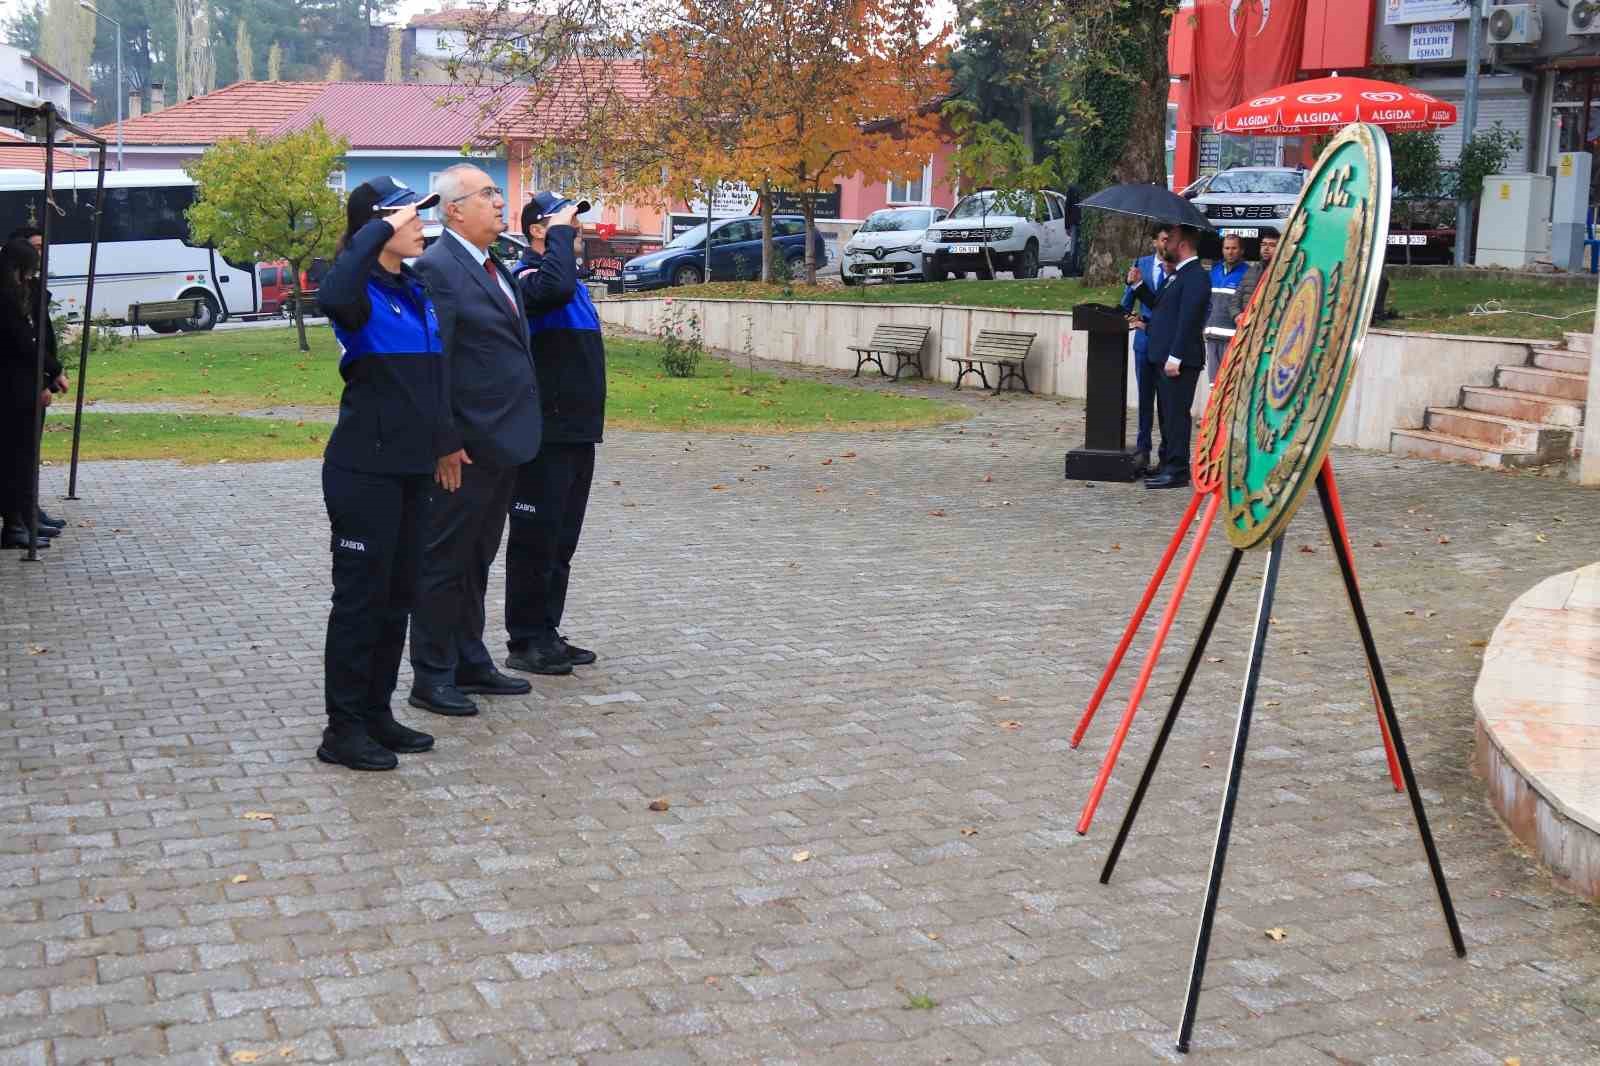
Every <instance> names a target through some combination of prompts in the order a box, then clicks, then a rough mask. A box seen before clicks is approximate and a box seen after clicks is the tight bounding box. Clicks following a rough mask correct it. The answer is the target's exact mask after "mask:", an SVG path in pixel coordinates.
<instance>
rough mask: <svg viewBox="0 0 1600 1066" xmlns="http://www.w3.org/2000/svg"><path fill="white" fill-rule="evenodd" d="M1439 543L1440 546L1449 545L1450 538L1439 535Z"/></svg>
mask: <svg viewBox="0 0 1600 1066" xmlns="http://www.w3.org/2000/svg"><path fill="white" fill-rule="evenodd" d="M1439 543H1440V544H1449V543H1450V538H1449V537H1446V536H1443V535H1441V536H1440V537H1439Z"/></svg>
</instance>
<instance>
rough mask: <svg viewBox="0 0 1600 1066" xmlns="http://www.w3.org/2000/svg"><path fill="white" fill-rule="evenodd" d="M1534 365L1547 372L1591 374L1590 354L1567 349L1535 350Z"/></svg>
mask: <svg viewBox="0 0 1600 1066" xmlns="http://www.w3.org/2000/svg"><path fill="white" fill-rule="evenodd" d="M1533 365H1534V366H1537V367H1541V368H1543V369H1545V370H1564V371H1566V372H1567V373H1569V374H1587V373H1589V353H1588V352H1573V351H1568V350H1567V349H1565V348H1535V349H1534V350H1533Z"/></svg>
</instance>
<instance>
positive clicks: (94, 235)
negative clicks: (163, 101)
mask: <svg viewBox="0 0 1600 1066" xmlns="http://www.w3.org/2000/svg"><path fill="white" fill-rule="evenodd" d="M99 162H100V177H99V179H98V180H97V181H96V182H95V187H94V221H93V222H92V223H90V226H91V229H90V230H89V277H88V280H87V281H85V282H84V287H83V322H82V328H81V329H80V330H79V332H78V402H77V405H76V406H75V407H74V408H73V413H72V467H71V472H70V473H69V474H68V475H67V499H69V500H76V499H77V498H78V438H79V437H81V436H82V435H83V389H84V382H85V381H87V380H88V378H89V337H90V334H91V333H92V332H93V329H94V268H95V261H96V259H97V258H98V257H99V253H100V220H101V219H102V218H104V217H105V213H106V209H105V201H106V146H105V142H104V141H102V142H101V143H100V157H99Z"/></svg>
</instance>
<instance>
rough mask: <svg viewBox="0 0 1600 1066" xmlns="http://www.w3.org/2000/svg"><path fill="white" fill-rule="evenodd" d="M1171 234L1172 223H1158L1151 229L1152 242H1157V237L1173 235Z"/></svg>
mask: <svg viewBox="0 0 1600 1066" xmlns="http://www.w3.org/2000/svg"><path fill="white" fill-rule="evenodd" d="M1171 232H1172V223H1170V222H1158V223H1156V224H1155V225H1154V226H1151V227H1150V239H1151V240H1155V239H1156V238H1157V237H1159V236H1161V235H1162V234H1163V233H1171Z"/></svg>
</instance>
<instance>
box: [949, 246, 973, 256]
mask: <svg viewBox="0 0 1600 1066" xmlns="http://www.w3.org/2000/svg"><path fill="white" fill-rule="evenodd" d="M979 251H980V249H979V248H978V246H977V245H976V244H952V245H951V246H950V254H951V255H977V254H978V252H979Z"/></svg>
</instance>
